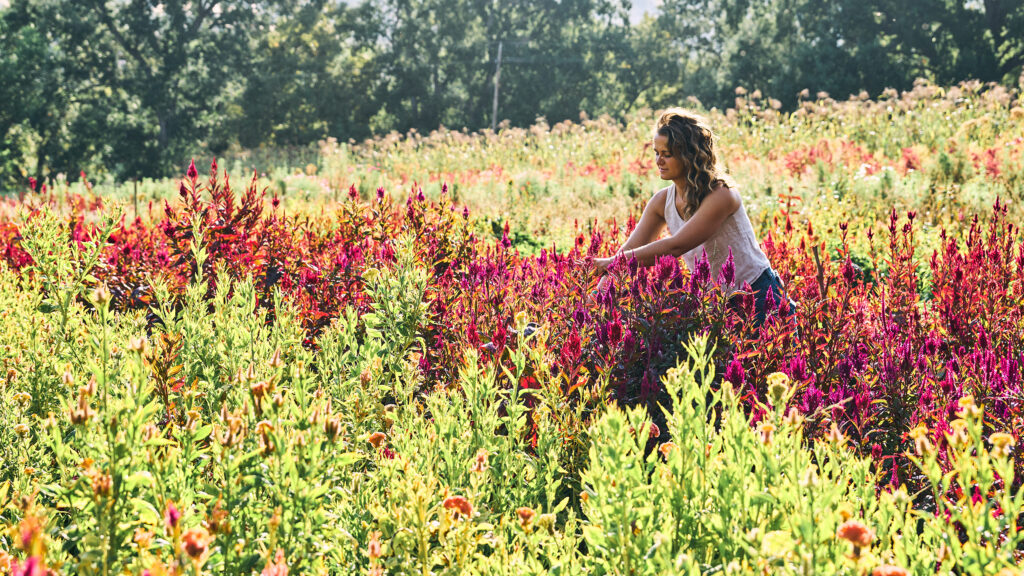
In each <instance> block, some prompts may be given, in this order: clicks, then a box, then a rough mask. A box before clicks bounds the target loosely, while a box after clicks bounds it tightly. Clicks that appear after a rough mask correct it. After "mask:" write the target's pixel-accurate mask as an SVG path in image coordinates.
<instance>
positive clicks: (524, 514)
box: [516, 506, 537, 528]
mask: <svg viewBox="0 0 1024 576" xmlns="http://www.w3.org/2000/svg"><path fill="white" fill-rule="evenodd" d="M516 514H517V515H518V516H519V525H520V526H522V527H523V528H526V527H527V526H529V525H530V521H531V520H533V517H534V515H536V514H537V513H536V512H534V511H533V508H527V507H526V506H523V507H520V508H516Z"/></svg>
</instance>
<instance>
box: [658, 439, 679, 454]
mask: <svg viewBox="0 0 1024 576" xmlns="http://www.w3.org/2000/svg"><path fill="white" fill-rule="evenodd" d="M675 447H676V445H675V444H674V443H672V442H665V443H664V444H662V445H661V446H658V452H661V455H662V456H664V457H665V458H668V455H669V454H671V453H672V450H674V449H675Z"/></svg>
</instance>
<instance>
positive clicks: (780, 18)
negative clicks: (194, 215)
mask: <svg viewBox="0 0 1024 576" xmlns="http://www.w3.org/2000/svg"><path fill="white" fill-rule="evenodd" d="M629 10H630V2H629V0H361V1H359V2H352V1H350V2H340V1H337V0H335V1H326V0H300V1H292V2H284V1H280V0H256V1H251V2H237V1H220V0H190V1H182V0H161V1H155V0H79V1H71V0H10V2H9V3H7V6H6V7H3V8H0V134H2V136H3V138H2V143H0V186H2V188H8V189H9V188H10V187H11V186H13V185H14V183H15V182H19V181H20V182H24V180H25V177H26V176H34V177H36V178H44V177H47V176H52V175H53V174H56V173H59V172H63V173H68V174H77V173H78V171H79V170H89V171H90V173H93V172H97V171H99V172H101V173H103V174H107V175H110V176H111V177H113V178H115V179H119V180H126V179H134V178H139V177H151V176H163V175H169V174H174V173H177V172H179V171H180V169H181V166H182V164H183V163H184V162H187V159H188V158H189V157H190V156H203V155H206V156H211V155H219V154H222V153H223V152H225V151H226V150H229V149H231V148H232V147H234V148H256V147H260V146H266V147H285V146H303V145H308V144H309V143H312V142H316V141H317V140H319V139H322V138H324V137H327V136H333V137H336V138H338V139H339V140H342V141H345V140H348V139H357V140H358V139H362V138H365V137H367V136H370V135H372V134H377V133H382V132H388V131H391V130H397V131H401V132H404V131H408V130H410V129H417V130H420V131H429V130H432V129H435V128H437V127H438V126H440V125H444V126H446V127H448V128H466V129H470V130H478V129H482V128H488V127H490V126H491V125H492V122H493V121H494V120H495V119H497V120H499V121H500V120H508V121H509V122H511V123H512V124H514V125H526V124H530V123H532V122H534V121H535V119H536V118H537V117H538V116H543V117H545V118H547V119H548V120H549V121H559V120H562V119H566V118H576V117H578V115H579V113H580V112H581V111H586V112H587V113H589V114H602V113H609V114H612V115H613V116H621V115H623V114H625V113H628V112H629V111H632V110H635V109H637V108H640V107H645V106H646V107H654V108H656V107H661V106H667V105H673V104H680V103H685V102H686V101H687V98H689V97H693V98H697V99H698V100H699V101H700V102H701V103H703V104H704V105H705V106H708V107H710V106H720V107H725V106H729V105H731V103H732V99H733V97H734V91H735V89H736V87H737V86H743V87H745V88H746V89H747V90H750V91H753V90H760V91H761V92H762V93H763V94H765V95H770V96H773V97H774V98H775V99H777V102H778V103H777V105H779V106H782V107H784V108H792V107H793V106H795V105H796V104H797V94H798V93H799V92H800V91H801V90H804V89H810V90H811V91H812V92H817V91H826V92H829V93H831V94H832V95H833V96H836V97H845V96H846V95H848V94H853V93H858V92H860V91H862V90H866V91H867V92H868V93H869V94H871V95H872V96H877V95H878V94H879V93H881V91H882V90H883V89H885V88H887V87H891V88H896V89H907V88H909V87H910V85H911V84H912V82H913V80H914V79H915V78H918V77H925V78H928V79H930V80H932V81H934V82H936V83H939V84H951V83H955V82H957V81H960V80H966V79H978V80H982V81H995V82H1003V83H1008V84H1015V83H1016V82H1017V79H1018V76H1019V75H1020V73H1021V68H1022V65H1024V3H1021V2H1019V0H831V1H829V2H820V1H818V0H663V1H662V2H661V3H660V6H659V10H658V11H657V13H655V14H650V15H648V16H646V17H644V18H643V19H641V20H639V21H631V20H630V17H629ZM499 53H500V63H499ZM499 67H500V75H499ZM496 79H497V80H498V82H497V83H496V82H495V80H496ZM495 92H497V94H495ZM495 96H496V98H495ZM495 100H497V107H496V111H497V113H496V114H495ZM2 188H0V189H2Z"/></svg>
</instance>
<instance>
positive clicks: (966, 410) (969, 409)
mask: <svg viewBox="0 0 1024 576" xmlns="http://www.w3.org/2000/svg"><path fill="white" fill-rule="evenodd" d="M957 405H958V406H959V407H960V409H959V410H957V416H960V417H961V418H976V417H978V416H981V408H979V407H978V405H977V404H975V403H974V396H964V397H963V398H961V399H960V400H959V401H957Z"/></svg>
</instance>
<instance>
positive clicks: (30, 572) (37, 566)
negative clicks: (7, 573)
mask: <svg viewBox="0 0 1024 576" xmlns="http://www.w3.org/2000/svg"><path fill="white" fill-rule="evenodd" d="M46 573H47V570H46V567H45V566H44V565H43V561H42V559H40V558H39V557H37V556H30V557H29V558H27V559H26V560H25V564H21V563H19V562H18V561H17V560H15V561H14V562H12V563H11V576H46Z"/></svg>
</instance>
